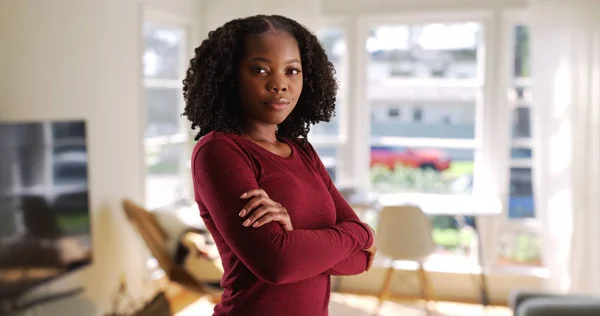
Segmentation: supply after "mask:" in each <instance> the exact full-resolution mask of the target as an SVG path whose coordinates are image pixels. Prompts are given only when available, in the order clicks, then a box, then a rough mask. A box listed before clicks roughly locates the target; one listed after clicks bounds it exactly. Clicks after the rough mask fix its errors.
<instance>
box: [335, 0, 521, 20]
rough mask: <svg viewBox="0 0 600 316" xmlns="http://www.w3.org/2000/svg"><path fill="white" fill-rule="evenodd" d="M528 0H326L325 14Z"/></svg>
mask: <svg viewBox="0 0 600 316" xmlns="http://www.w3.org/2000/svg"><path fill="white" fill-rule="evenodd" d="M526 5H527V0H421V1H414V0H368V1H366V0H324V1H323V14H324V15H331V16H335V15H365V14H390V15H393V14H395V13H405V12H407V11H421V12H422V11H434V12H443V11H447V10H478V9H489V8H500V7H502V8H512V7H525V6H526Z"/></svg>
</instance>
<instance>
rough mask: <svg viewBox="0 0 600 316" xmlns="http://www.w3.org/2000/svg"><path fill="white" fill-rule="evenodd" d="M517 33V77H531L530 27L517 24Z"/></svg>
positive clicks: (515, 73) (515, 65)
mask: <svg viewBox="0 0 600 316" xmlns="http://www.w3.org/2000/svg"><path fill="white" fill-rule="evenodd" d="M514 32H515V33H514V34H515V43H514V45H515V63H514V76H515V77H529V76H530V75H531V59H530V53H529V27H527V26H525V25H517V26H516V27H515V29H514Z"/></svg>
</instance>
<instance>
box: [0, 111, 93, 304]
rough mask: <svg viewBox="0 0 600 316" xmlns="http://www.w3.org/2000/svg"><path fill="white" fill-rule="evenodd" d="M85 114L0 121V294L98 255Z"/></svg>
mask: <svg viewBox="0 0 600 316" xmlns="http://www.w3.org/2000/svg"><path fill="white" fill-rule="evenodd" d="M90 229H91V223H90V206H89V199H88V155H87V147H86V128H85V122H84V121H52V122H50V121H48V122H0V299H11V298H18V296H20V295H21V294H24V293H26V292H27V291H28V290H30V289H32V288H33V287H35V286H38V285H40V284H42V283H44V282H48V281H50V280H52V279H55V278H57V277H60V276H62V275H64V274H66V273H69V272H72V271H74V270H76V269H78V268H81V267H84V266H86V265H89V264H90V263H91V261H92V242H91V231H90Z"/></svg>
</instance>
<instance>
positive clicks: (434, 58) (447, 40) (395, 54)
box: [367, 23, 481, 82]
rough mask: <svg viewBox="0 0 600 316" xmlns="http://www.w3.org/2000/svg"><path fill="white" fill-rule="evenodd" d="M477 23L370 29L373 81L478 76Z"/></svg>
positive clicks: (382, 26) (371, 77)
mask: <svg viewBox="0 0 600 316" xmlns="http://www.w3.org/2000/svg"><path fill="white" fill-rule="evenodd" d="M480 32H481V26H480V25H479V24H477V23H449V24H442V23H432V24H420V25H380V26H377V27H374V28H372V29H371V30H370V34H369V38H368V40H367V51H368V53H369V56H370V60H371V62H370V65H369V68H368V71H367V75H368V77H369V80H370V81H377V82H385V81H386V79H390V78H442V79H450V78H455V79H466V78H470V79H473V78H477V77H478V64H477V59H478V57H479V56H478V47H479V45H480V36H479V33H480Z"/></svg>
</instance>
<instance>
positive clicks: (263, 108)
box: [238, 30, 302, 125]
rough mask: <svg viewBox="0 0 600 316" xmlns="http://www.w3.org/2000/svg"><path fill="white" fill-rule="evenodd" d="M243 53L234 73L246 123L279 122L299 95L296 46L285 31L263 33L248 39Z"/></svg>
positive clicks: (296, 101) (300, 82)
mask: <svg viewBox="0 0 600 316" xmlns="http://www.w3.org/2000/svg"><path fill="white" fill-rule="evenodd" d="M244 50H245V51H244V56H243V58H242V60H241V62H240V69H239V72H238V73H239V93H240V100H241V103H242V109H243V111H244V114H245V120H246V123H249V122H253V123H259V124H269V125H277V124H280V123H282V122H283V121H284V120H285V119H286V118H287V117H288V115H289V114H290V113H291V112H292V110H293V109H294V107H295V106H296V104H297V103H298V98H300V94H301V92H302V64H301V62H300V50H299V48H298V43H297V42H296V40H295V39H294V38H293V37H292V36H291V35H290V34H289V33H287V32H284V31H279V30H275V31H267V32H265V33H263V34H260V35H252V36H249V37H248V38H247V39H246V41H245V47H244Z"/></svg>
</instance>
